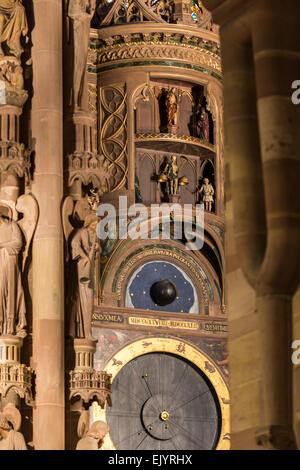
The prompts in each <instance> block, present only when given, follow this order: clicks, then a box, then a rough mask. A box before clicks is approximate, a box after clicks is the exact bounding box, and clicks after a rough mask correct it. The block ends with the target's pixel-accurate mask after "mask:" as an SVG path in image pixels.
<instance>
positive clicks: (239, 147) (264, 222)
mask: <svg viewBox="0 0 300 470" xmlns="http://www.w3.org/2000/svg"><path fill="white" fill-rule="evenodd" d="M249 3H250V2H247V5H246V4H245V3H244V2H241V1H239V0H236V1H235V2H234V5H233V4H232V2H229V1H226V0H225V1H223V2H220V1H214V0H211V1H209V0H207V1H206V2H205V4H206V6H208V7H209V6H211V7H212V8H216V10H215V19H216V20H217V21H218V22H220V23H221V25H222V27H221V42H222V52H223V71H224V104H225V134H226V140H227V143H226V149H225V154H226V158H227V159H228V162H229V163H230V183H231V192H232V199H233V212H234V224H235V241H236V246H237V252H238V253H239V260H238V264H239V266H240V267H241V268H242V270H243V273H244V275H245V276H246V278H247V280H248V282H249V284H250V285H251V286H252V287H253V289H254V290H255V293H256V306H257V313H258V315H257V320H258V325H259V333H260V365H261V381H262V405H263V406H262V409H261V413H260V419H261V426H260V423H259V420H257V421H256V426H257V431H256V438H257V442H258V444H260V445H263V446H264V447H265V448H268V449H295V448H296V442H295V437H294V433H293V412H292V375H291V368H292V363H291V355H290V350H291V349H290V348H291V343H292V331H291V330H292V328H291V323H292V310H291V300H292V296H293V294H294V292H295V290H296V289H297V286H298V284H299V275H300V272H299V262H298V260H299V256H300V253H299V251H300V246H299V238H300V222H299V220H300V217H299V216H300V203H299V195H298V183H297V176H296V175H298V174H299V171H300V154H299V148H300V147H299V124H300V122H299V119H300V113H299V111H300V109H299V107H298V108H297V107H296V106H294V105H293V104H292V102H291V84H292V82H293V81H294V80H295V79H296V78H297V77H299V75H300V66H299V41H298V27H297V24H298V23H299V20H300V18H299V16H300V12H299V8H298V4H297V2H296V1H291V2H289V5H288V8H287V9H285V11H284V14H283V15H282V14H280V13H279V11H280V2H279V1H271V0H258V1H255V2H251V7H250V5H249ZM248 5H249V8H248V9H247V8H246V7H247V6H248ZM285 185H286V186H285ZM284 187H286V190H283V188H284ZM246 213H247V216H245V214H246ZM232 359H233V356H232V355H231V357H230V360H231V362H232ZM231 372H232V374H233V375H234V374H235V370H234V369H231ZM231 381H232V377H231ZM260 405H261V404H260V403H257V408H258V409H259V408H260ZM253 445H254V443H253Z"/></svg>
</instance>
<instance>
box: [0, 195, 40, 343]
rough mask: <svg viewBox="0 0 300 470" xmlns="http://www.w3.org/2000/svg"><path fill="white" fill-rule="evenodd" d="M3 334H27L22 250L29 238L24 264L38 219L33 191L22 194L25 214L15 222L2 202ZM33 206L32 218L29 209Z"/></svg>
mask: <svg viewBox="0 0 300 470" xmlns="http://www.w3.org/2000/svg"><path fill="white" fill-rule="evenodd" d="M0 204H2V205H0V272H1V277H0V335H17V336H20V337H24V336H25V335H26V332H25V326H26V316H25V313H26V309H25V300H24V291H23V286H22V280H21V269H20V254H21V251H22V249H23V247H24V242H23V235H24V236H25V239H26V246H25V252H24V255H23V264H22V268H24V266H25V262H26V259H27V255H28V250H29V245H30V242H31V239H32V236H33V232H34V230H35V226H36V222H37V203H36V201H35V200H33V199H31V196H30V195H26V196H21V197H20V198H19V199H18V201H17V204H16V210H17V211H19V212H22V213H24V215H25V217H23V219H22V220H21V221H19V223H18V222H16V221H15V220H13V219H12V210H11V208H10V207H9V206H6V205H4V204H3V203H0ZM31 209H32V213H31V215H29V218H28V217H26V213H27V215H28V211H30V210H31Z"/></svg>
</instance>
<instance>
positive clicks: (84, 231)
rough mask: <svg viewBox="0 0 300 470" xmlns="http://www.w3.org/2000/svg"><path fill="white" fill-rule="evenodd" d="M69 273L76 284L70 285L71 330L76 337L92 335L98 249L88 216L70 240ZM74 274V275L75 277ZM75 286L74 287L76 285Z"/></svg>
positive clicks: (86, 337) (92, 223)
mask: <svg viewBox="0 0 300 470" xmlns="http://www.w3.org/2000/svg"><path fill="white" fill-rule="evenodd" d="M70 252H71V260H70V264H71V265H70V268H71V273H70V275H71V276H72V277H73V279H74V281H75V282H76V284H73V285H71V286H70V288H71V289H72V291H73V292H74V295H73V296H71V297H73V298H72V301H71V303H72V305H71V325H70V327H71V328H70V334H71V336H74V337H75V338H85V339H91V340H92V339H93V337H92V333H91V321H92V313H93V306H94V282H93V277H94V270H95V258H96V256H98V254H99V253H100V244H99V240H98V238H97V235H96V227H95V218H94V217H93V216H87V217H86V218H85V222H84V226H83V227H82V228H79V229H77V230H75V232H74V234H73V236H71V240H70ZM75 277H76V279H75ZM76 286H77V288H76Z"/></svg>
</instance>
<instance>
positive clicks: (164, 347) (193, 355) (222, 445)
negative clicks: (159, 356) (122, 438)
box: [92, 337, 230, 450]
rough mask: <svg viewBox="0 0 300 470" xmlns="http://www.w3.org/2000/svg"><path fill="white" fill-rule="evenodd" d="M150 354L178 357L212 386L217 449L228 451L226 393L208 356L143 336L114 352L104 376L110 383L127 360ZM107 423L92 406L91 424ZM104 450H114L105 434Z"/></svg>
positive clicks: (186, 346) (171, 341)
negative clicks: (217, 412)
mask: <svg viewBox="0 0 300 470" xmlns="http://www.w3.org/2000/svg"><path fill="white" fill-rule="evenodd" d="M152 352H164V353H170V354H173V355H175V356H180V357H183V358H185V359H187V360H188V361H189V362H191V363H192V364H194V365H195V366H196V367H197V368H198V369H200V371H202V373H203V374H204V375H205V376H206V377H207V378H208V380H209V381H210V382H211V384H212V385H213V387H214V389H215V392H216V395H217V397H218V402H219V405H220V409H221V416H222V420H221V432H220V438H219V442H218V444H217V447H216V449H217V450H226V449H229V448H230V430H229V392H228V388H227V385H226V383H225V381H224V378H223V376H222V374H221V372H220V371H219V368H218V367H217V366H216V365H215V363H213V362H212V360H211V359H210V358H208V356H206V355H205V354H204V353H202V352H200V351H199V350H198V349H196V348H195V347H194V346H192V345H191V344H189V343H187V342H186V341H184V340H182V339H180V340H178V339H173V338H161V337H147V342H145V340H144V339H140V340H137V341H135V342H133V343H131V344H129V345H127V346H125V347H124V348H123V349H121V350H120V351H118V352H117V353H116V354H115V355H114V357H113V358H112V359H110V360H109V361H108V362H107V364H106V365H105V370H106V371H107V373H109V374H111V376H112V382H113V381H114V379H115V378H116V377H117V375H118V373H119V371H120V370H121V369H122V368H123V367H124V366H125V365H126V364H127V363H129V362H130V361H131V360H133V359H135V358H136V357H139V356H142V355H144V354H147V353H152ZM99 419H100V420H103V421H105V422H106V421H107V419H106V409H101V408H100V407H99V406H98V405H97V403H93V407H92V421H96V420H99ZM103 449H104V450H115V446H114V443H113V441H112V439H111V437H110V435H108V436H107V437H106V438H105V440H104V445H103Z"/></svg>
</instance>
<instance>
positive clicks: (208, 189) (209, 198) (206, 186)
mask: <svg viewBox="0 0 300 470" xmlns="http://www.w3.org/2000/svg"><path fill="white" fill-rule="evenodd" d="M199 194H200V195H201V194H203V198H202V201H203V202H204V207H205V210H207V211H209V212H211V209H212V204H213V202H214V198H213V196H214V194H215V190H214V188H213V186H212V185H211V184H210V183H209V179H208V178H204V179H203V184H202V186H201V188H200V190H199Z"/></svg>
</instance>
